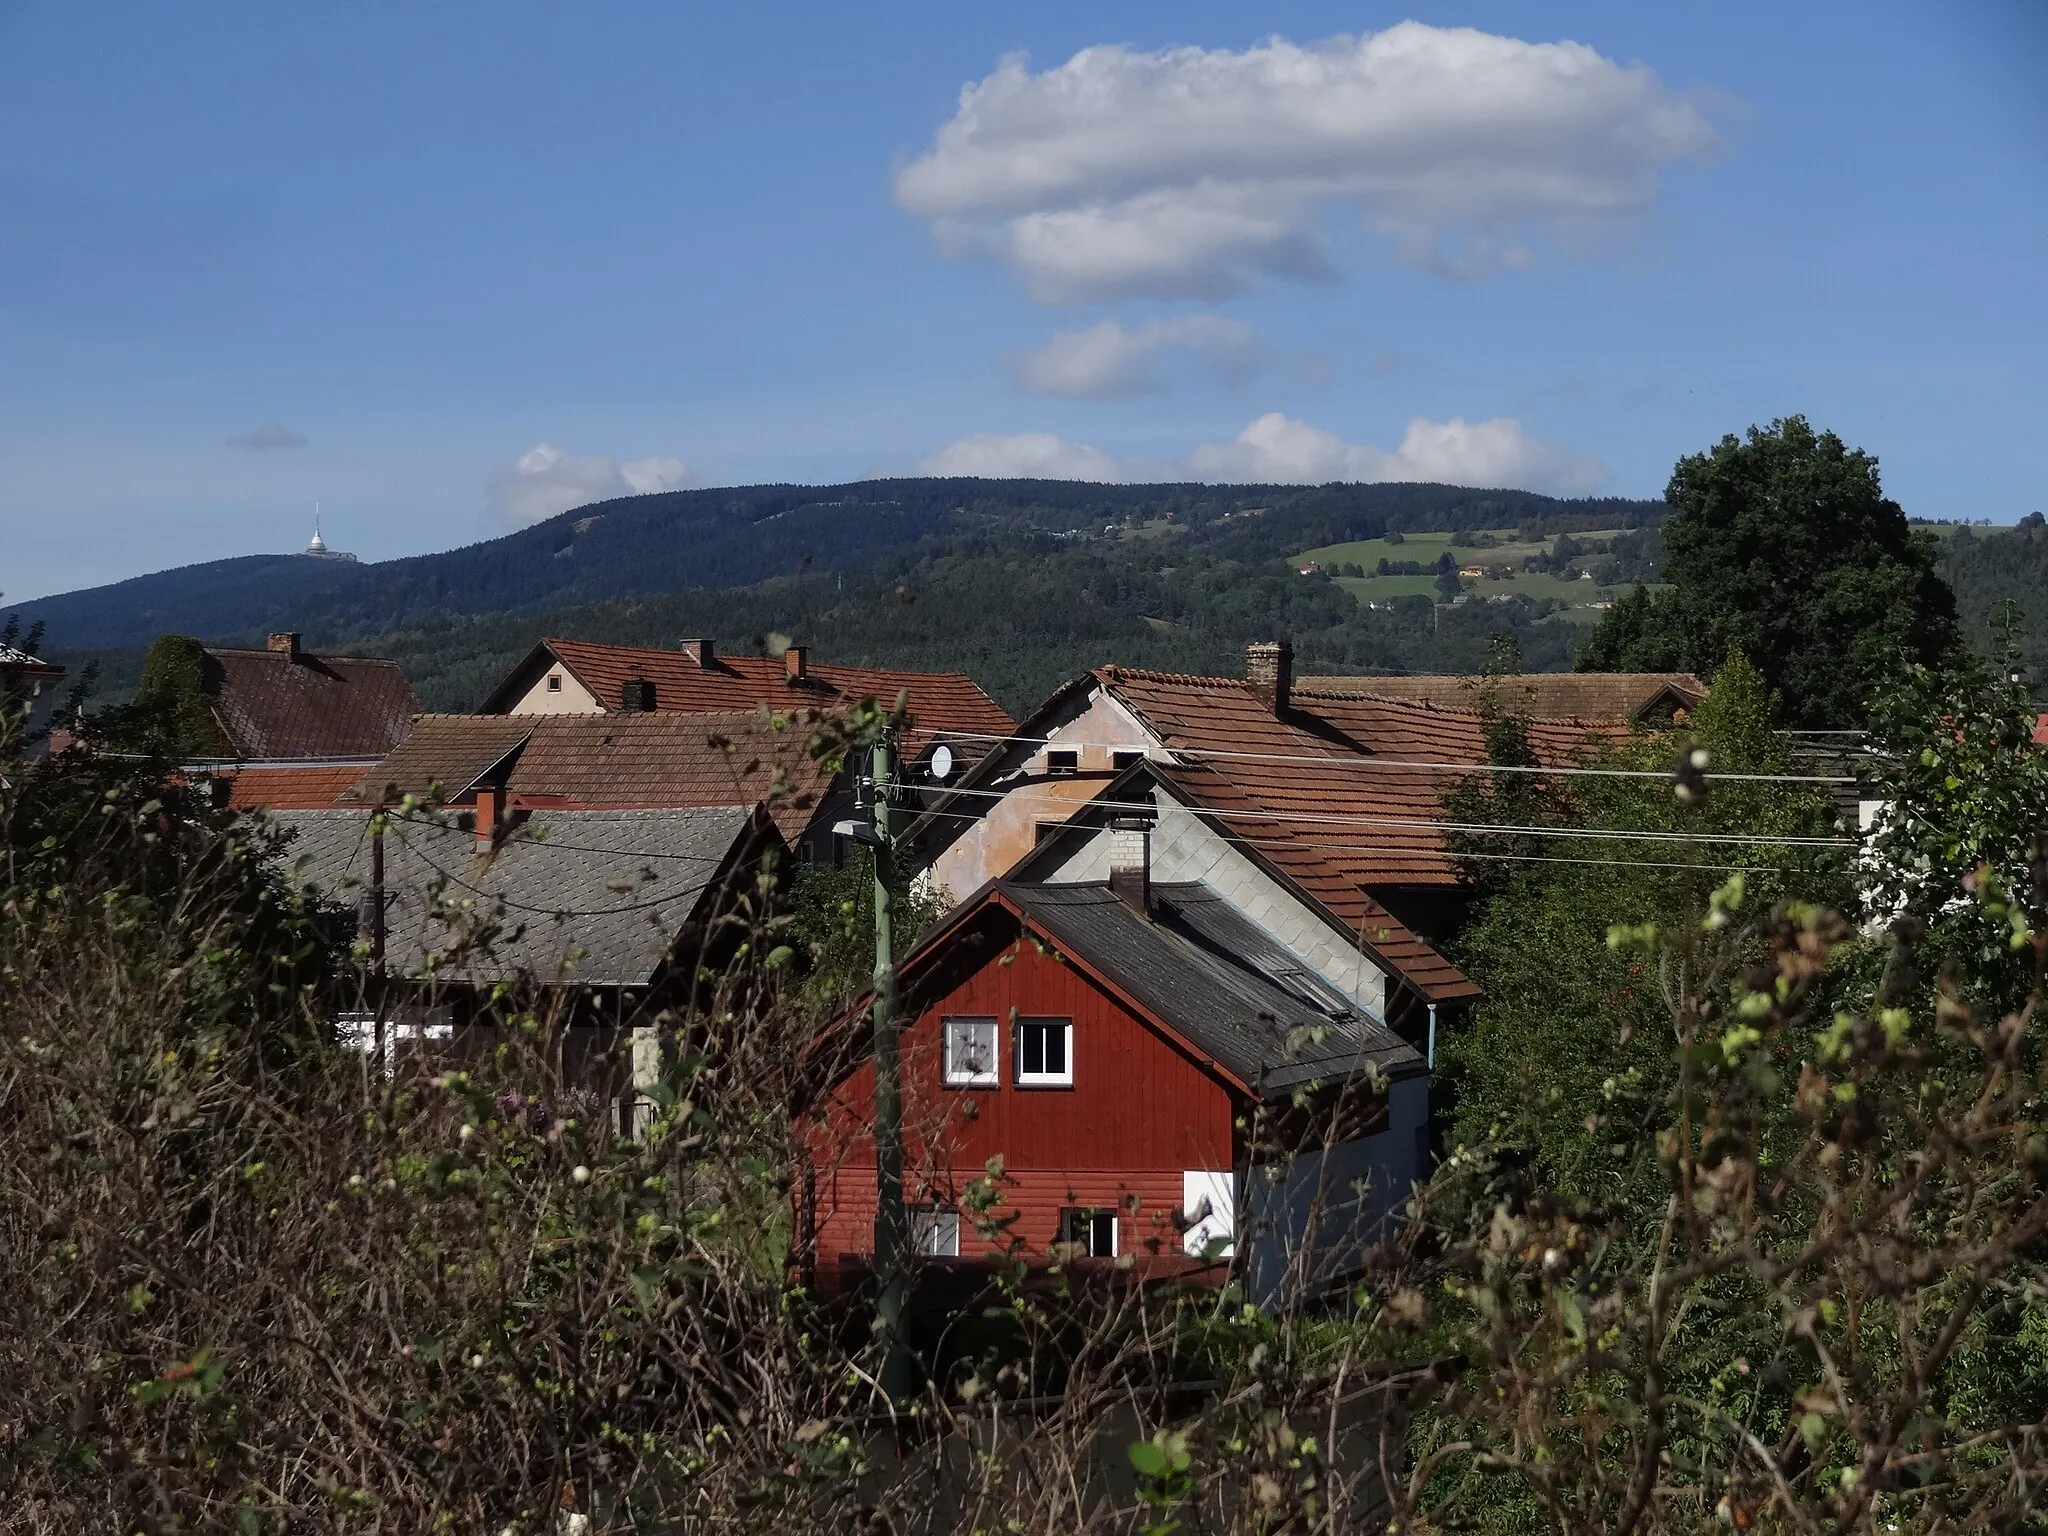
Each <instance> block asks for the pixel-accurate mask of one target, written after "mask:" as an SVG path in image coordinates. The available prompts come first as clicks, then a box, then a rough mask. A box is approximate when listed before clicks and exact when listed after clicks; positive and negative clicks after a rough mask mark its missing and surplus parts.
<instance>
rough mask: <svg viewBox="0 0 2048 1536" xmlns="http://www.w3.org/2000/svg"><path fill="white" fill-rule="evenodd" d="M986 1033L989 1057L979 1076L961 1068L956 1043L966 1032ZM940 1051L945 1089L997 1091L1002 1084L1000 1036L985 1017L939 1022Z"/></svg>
mask: <svg viewBox="0 0 2048 1536" xmlns="http://www.w3.org/2000/svg"><path fill="white" fill-rule="evenodd" d="M970 1028H972V1029H975V1030H981V1029H984V1028H985V1029H986V1030H987V1031H988V1054H987V1056H986V1057H985V1058H984V1060H985V1062H986V1065H985V1066H984V1067H983V1068H982V1069H981V1070H980V1071H978V1072H976V1071H972V1070H969V1069H967V1068H965V1067H963V1066H962V1064H961V1061H960V1054H961V1053H960V1051H959V1049H958V1047H957V1046H956V1044H955V1042H956V1040H958V1039H959V1038H960V1036H961V1035H962V1034H964V1033H965V1031H966V1030H967V1029H970ZM939 1035H940V1040H941V1049H942V1050H943V1051H944V1053H945V1060H944V1062H943V1063H942V1067H941V1074H940V1075H941V1076H942V1077H943V1079H944V1080H945V1084H946V1086H947V1087H948V1088H999V1087H1001V1086H1002V1081H1003V1032H1002V1029H1001V1027H1000V1026H999V1025H998V1024H997V1022H996V1020H995V1019H994V1018H993V1017H992V1016H990V1015H987V1014H962V1015H960V1016H958V1017H955V1018H947V1019H942V1020H940V1022H939Z"/></svg>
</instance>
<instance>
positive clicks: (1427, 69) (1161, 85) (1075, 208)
mask: <svg viewBox="0 0 2048 1536" xmlns="http://www.w3.org/2000/svg"><path fill="white" fill-rule="evenodd" d="M1719 142H1720V135H1719V133H1718V132H1717V130H1716V129H1715V127H1714V125H1713V123H1712V122H1711V121H1710V120H1709V118H1708V116H1707V114H1706V112H1705V111H1704V110H1703V108H1702V106H1701V104H1700V101H1699V100H1698V99H1697V98H1696V97H1694V96H1690V95H1686V94H1681V93H1678V92H1674V91H1672V90H1671V89H1669V88H1668V87H1666V86H1665V85H1664V84H1663V82H1662V81H1660V80H1659V79H1658V78H1657V75H1656V73H1655V72H1654V71H1652V70H1650V69H1649V68H1647V67H1645V66H1643V65H1640V64H1637V65H1627V66H1624V65H1621V64H1617V63H1615V62H1613V61H1612V60H1609V59H1606V58H1603V57H1602V56H1601V55H1600V54H1599V53H1598V52H1596V51H1595V50H1594V49H1592V48H1589V47H1586V46H1585V45H1584V44H1580V43H1571V42H1562V43H1527V42H1522V41H1519V40H1517V39H1514V38H1508V37H1498V36H1495V35H1493V34H1491V33H1486V32H1480V31H1476V30H1473V29H1471V28H1451V29H1446V28H1437V27H1430V26H1425V25H1423V24H1422V23H1420V22H1413V21H1409V22H1402V23H1401V24H1400V25H1398V26H1394V27H1390V28H1388V29H1387V30H1386V31H1384V32H1377V33H1366V34H1362V35H1360V36H1356V37H1350V36H1340V37H1333V38H1329V39H1327V40H1325V41H1323V42H1319V43H1312V44H1309V45H1306V46H1302V45H1297V44H1295V43H1291V42H1288V41H1287V40H1286V39H1284V38H1278V37H1276V38H1273V39H1271V40H1269V41H1267V42H1264V43H1261V44H1259V45H1258V46H1256V47H1252V48H1247V49H1245V50H1244V51H1242V52H1233V51H1231V50H1228V49H1204V48H1170V49H1164V50H1161V51H1159V52H1156V53H1142V52H1134V51H1132V50H1130V49H1128V48H1124V47H1121V46H1115V45H1110V46H1104V47H1097V48H1086V49H1083V50H1082V51H1081V52H1079V53H1077V54H1075V55H1074V56H1073V57H1072V58H1071V59H1069V60H1068V61H1067V62H1066V63H1065V64H1062V65H1060V66H1059V67H1058V68H1055V69H1049V70H1046V71H1044V72H1043V73H1039V74H1033V73H1032V72H1031V70H1030V68H1029V66H1028V65H1027V64H1026V62H1025V61H1024V59H1023V58H1022V57H1021V56H1015V55H1013V56H1011V57H1009V58H1006V59H1004V60H1003V61H1002V62H1001V63H1000V64H998V65H997V66H996V69H995V70H994V72H993V73H991V74H990V75H988V76H987V77H986V78H985V79H983V80H981V81H979V82H976V83H973V84H970V85H968V86H966V87H965V88H963V89H962V91H961V93H960V103H959V109H958V110H957V111H956V112H955V114H954V116H953V117H952V119H951V120H950V121H948V122H947V123H945V124H944V125H943V126H942V127H941V128H940V129H939V131H938V133H937V135H936V137H935V139H934V142H933V144H932V147H931V148H930V149H929V150H928V151H927V152H926V153H925V154H923V155H921V156H919V157H918V158H917V159H915V160H913V161H911V162H910V163H909V164H907V165H905V166H903V167H901V168H900V169H899V170H898V172H897V174H896V178H895V195H896V201H897V203H898V204H899V205H900V206H901V207H902V208H904V209H905V210H906V211H908V212H910V213H913V214H917V215H919V216H921V217H923V218H926V219H928V220H929V221H930V222H931V226H932V230H933V233H934V234H935V235H936V236H937V238H938V240H939V242H940V245H941V248H942V249H944V250H945V251H946V252H947V253H948V254H951V255H957V256H973V257H979V258H982V259H987V260H993V261H998V262H1001V263H1002V264H1004V265H1006V266H1008V267H1010V268H1012V269H1013V270H1014V271H1016V272H1017V273H1018V275H1019V276H1020V277H1022V278H1023V280H1024V282H1025V285H1026V286H1027V288H1028V289H1029V290H1030V292H1031V293H1032V295H1033V296H1034V297H1036V298H1038V299H1040V300H1043V301H1045V302H1048V303H1070V302H1077V301H1082V300H1087V299H1100V298H1110V297H1120V296H1141V297H1151V298H1197V299H1207V300H1214V299H1218V298H1222V297H1224V296H1226V295H1228V294H1231V293H1234V292H1238V291H1240V290H1242V289H1244V288H1245V287H1247V286H1249V285H1250V284H1251V283H1252V282H1253V281H1254V280H1255V279H1257V278H1260V277H1283V278H1291V279H1294V280H1298V281H1314V280H1319V279H1327V278H1329V277H1330V276H1332V275H1333V273H1334V270H1335V266H1334V262H1333V260H1332V258H1331V255H1330V252H1329V249H1328V243H1327V239H1326V236H1325V233H1324V228H1323V226H1324V222H1325V212H1326V210H1327V209H1328V208H1329V207H1330V206H1331V205H1333V204H1341V205H1346V206H1349V207H1351V208H1354V209H1355V210H1356V211H1357V212H1358V214H1359V215H1360V217H1361V218H1362V219H1363V221H1364V223H1365V225H1366V227H1367V228H1369V229H1370V230H1372V231H1374V232H1375V233H1377V234H1379V235H1382V236H1384V237H1386V238H1388V239H1390V240H1391V241H1392V242H1393V243H1394V246H1395V249H1396V251H1397V252H1398V253H1399V255H1400V256H1401V258H1402V259H1403V260H1405V261H1407V262H1410V263H1412V264H1414V265H1418V266H1423V267H1427V268H1430V269H1432V270H1435V271H1438V272H1440V273H1443V274H1444V275H1447V276H1460V277H1476V276H1482V275H1484V274H1486V273H1488V272H1492V271H1496V270H1499V269H1502V268H1509V267H1522V266H1527V265H1530V264H1531V263H1532V262H1533V261H1534V260H1535V259H1536V256H1537V252H1538V250H1539V248H1540V247H1541V246H1542V245H1543V244H1544V243H1545V241H1546V240H1547V239H1549V238H1551V237H1555V236H1560V235H1564V236H1579V235H1583V234H1585V233H1587V232H1589V231H1590V230H1593V229H1598V228H1602V227H1608V226H1612V225H1616V224H1618V223H1625V222H1626V221H1628V220H1630V219H1632V218H1634V217H1637V216H1639V215H1641V214H1642V213H1644V212H1646V211H1647V210H1648V208H1649V207H1650V205H1651V204H1652V203H1653V202H1654V200H1655V198H1656V195H1657V190H1658V184H1659V179H1660V175H1661V173H1662V171H1663V170H1664V168H1665V167H1666V166H1668V165H1670V164H1672V163H1673V162H1676V161H1680V160H1687V159H1699V158H1703V157H1705V156H1707V155H1709V154H1711V153H1712V152H1713V151H1714V150H1715V149H1716V148H1717V147H1718V145H1719Z"/></svg>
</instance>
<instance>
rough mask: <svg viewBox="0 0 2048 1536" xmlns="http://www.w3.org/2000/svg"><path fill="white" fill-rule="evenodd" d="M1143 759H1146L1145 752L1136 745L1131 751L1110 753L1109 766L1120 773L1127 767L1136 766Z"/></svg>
mask: <svg viewBox="0 0 2048 1536" xmlns="http://www.w3.org/2000/svg"><path fill="white" fill-rule="evenodd" d="M1143 761H1145V754H1144V753H1143V752H1141V751H1139V750H1138V749H1137V748H1135V747H1133V748H1131V749H1130V750H1129V751H1119V752H1112V753H1110V754H1109V766H1110V767H1112V768H1114V769H1115V770H1116V771H1117V772H1118V773H1122V772H1123V771H1124V770H1125V769H1126V768H1130V767H1134V766H1136V765H1137V764H1139V763H1142V762H1143Z"/></svg>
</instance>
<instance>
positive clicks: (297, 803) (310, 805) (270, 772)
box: [220, 763, 363, 811]
mask: <svg viewBox="0 0 2048 1536" xmlns="http://www.w3.org/2000/svg"><path fill="white" fill-rule="evenodd" d="M362 772H363V769H362V765H361V764H360V763H355V764H348V765H344V766H342V767H339V768H333V767H320V768H268V767H256V768H242V769H238V770H236V771H234V772H232V773H228V774H223V775H220V777H224V778H226V779H227V780H228V783H229V791H228V806H229V808H230V809H232V810H237V811H251V810H255V809H257V808H258V807H261V808H263V809H265V810H271V811H317V810H324V809H326V808H327V807H329V806H331V805H333V804H334V803H335V801H336V800H337V799H339V798H340V797H341V795H342V794H343V792H345V791H346V790H347V789H348V788H349V786H350V785H352V784H354V783H355V781H356V780H357V779H359V778H360V777H362Z"/></svg>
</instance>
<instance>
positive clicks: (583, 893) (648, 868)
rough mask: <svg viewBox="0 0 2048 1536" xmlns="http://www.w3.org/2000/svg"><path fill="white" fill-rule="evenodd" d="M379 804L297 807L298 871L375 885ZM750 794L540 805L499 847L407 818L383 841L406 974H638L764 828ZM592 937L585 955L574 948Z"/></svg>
mask: <svg viewBox="0 0 2048 1536" xmlns="http://www.w3.org/2000/svg"><path fill="white" fill-rule="evenodd" d="M369 815H370V813H369V812H368V811H367V810H329V811H295V812H294V811H288V812H285V813H283V814H282V815H279V816H278V817H277V818H276V821H277V824H278V825H279V826H280V827H283V828H286V829H288V830H289V831H291V832H293V833H295V834H296V835H295V836H294V837H293V838H292V839H291V840H290V841H289V842H288V843H287V844H286V845H285V847H284V849H283V850H282V852H281V854H280V856H279V857H280V862H281V863H282V864H283V866H284V868H285V869H286V870H287V872H289V873H290V875H291V878H292V879H293V881H294V883H295V884H297V885H300V886H308V887H311V888H313V889H315V890H317V891H318V892H320V893H321V894H322V895H324V896H325V897H327V898H328V899H329V900H332V901H335V902H337V903H339V904H341V905H343V906H346V907H351V908H354V907H356V906H357V905H358V903H359V902H360V901H361V900H362V899H363V898H364V896H365V894H366V891H365V887H366V884H367V882H368V880H369V869H370V852H369V847H368V839H367V836H366V832H367V827H368V822H369ZM754 816H755V812H754V810H753V808H752V807H751V806H744V805H741V806H722V807H715V808H699V809H695V810H659V811H561V810H546V811H536V812H534V813H533V815H532V817H531V818H530V819H529V820H527V821H525V822H524V823H522V824H520V825H519V826H517V827H515V828H513V830H512V831H511V832H509V833H507V834H506V836H505V837H504V838H503V839H502V840H501V841H500V842H499V844H498V845H497V847H496V848H495V849H492V850H491V851H490V852H488V853H479V852H477V847H476V837H475V834H474V833H472V832H468V831H464V830H462V829H460V828H458V827H454V826H445V825H440V824H437V823H435V822H434V821H432V820H405V821H395V822H394V823H393V825H392V829H391V832H390V835H389V837H388V839H387V841H386V843H385V847H384V883H385V889H386V892H387V898H386V900H387V916H386V918H385V934H386V938H385V958H386V962H387V964H389V965H390V967H391V968H392V970H393V971H395V972H396V973H398V974H400V975H403V976H410V977H414V978H423V977H426V976H429V975H435V976H442V977H447V978H451V979H458V980H463V981H469V982H491V981H498V980H504V979H508V978H510V977H513V976H517V975H521V974H524V975H528V976H531V977H533V978H535V979H536V980H539V981H543V982H546V981H555V980H573V981H576V982H580V983H584V984H588V985H599V986H603V985H629V986H639V985H643V984H645V983H646V982H648V981H650V980H652V979H653V978H654V977H655V975H656V974H657V973H658V972H659V971H660V970H661V969H662V968H663V966H664V965H665V964H666V962H667V959H668V956H669V952H670V949H671V948H672V946H673V945H674V944H675V942H676V939H677V937H678V935H681V934H683V933H685V932H686V931H688V930H689V929H690V928H691V927H692V926H693V925H695V924H698V923H701V922H703V921H705V920H706V919H707V918H708V917H709V916H710V915H711V910H712V905H713V902H714V901H715V893H714V892H713V890H712V888H713V886H714V885H715V884H716V883H717V882H718V881H719V880H720V879H721V877H722V876H724V875H725V874H726V873H727V872H728V871H729V870H730V869H731V868H732V867H733V861H734V859H735V857H736V855H737V854H738V853H739V852H741V851H743V849H744V845H745V843H746V842H748V841H750V840H751V839H752V837H753V835H754V832H753V828H754V826H755V821H754ZM577 951H580V952H581V953H580V955H579V954H577V953H576V952H577Z"/></svg>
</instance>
